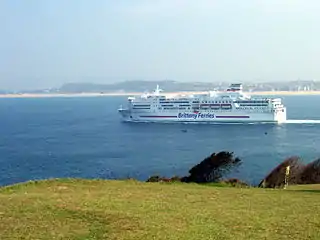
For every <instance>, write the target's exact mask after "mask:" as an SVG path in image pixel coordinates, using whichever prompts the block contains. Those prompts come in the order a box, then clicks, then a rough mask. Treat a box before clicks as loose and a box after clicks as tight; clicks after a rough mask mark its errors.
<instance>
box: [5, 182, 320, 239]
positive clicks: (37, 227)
mask: <svg viewBox="0 0 320 240" xmlns="http://www.w3.org/2000/svg"><path fill="white" fill-rule="evenodd" d="M0 239H77V240H80V239H161V240H162V239H183V240H188V239H232V240H235V239H245V240H247V239H295V240H299V239H317V240H318V239H320V187H319V186H317V185H313V186H312V185H310V186H307V187H306V186H297V187H289V188H288V189H287V190H273V189H253V188H251V189H240V188H231V187H230V188H229V187H214V186H200V185H196V184H181V183H175V184H165V183H162V184H161V183H143V182H136V181H130V180H127V181H103V180H72V179H69V180H68V179H63V180H48V181H41V182H36V183H32V182H31V183H27V184H19V185H15V186H10V187H6V188H0Z"/></svg>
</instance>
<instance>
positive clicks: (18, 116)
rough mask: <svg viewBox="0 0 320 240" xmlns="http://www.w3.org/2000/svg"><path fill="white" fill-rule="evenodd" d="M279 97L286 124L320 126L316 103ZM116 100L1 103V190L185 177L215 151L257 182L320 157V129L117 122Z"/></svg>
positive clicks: (307, 98)
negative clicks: (284, 164)
mask: <svg viewBox="0 0 320 240" xmlns="http://www.w3.org/2000/svg"><path fill="white" fill-rule="evenodd" d="M283 98H284V102H285V104H286V105H287V107H288V119H318V120H319V122H320V111H319V110H320V107H319V102H320V96H285V97H283ZM123 101H125V97H92V98H44V99H0V113H1V118H0V185H7V184H12V183H17V182H21V181H27V180H32V179H43V178H53V177H85V178H125V177H135V178H138V179H140V180H146V179H147V178H148V176H150V175H153V174H161V175H165V176H171V175H175V174H177V175H184V174H187V171H188V170H189V169H190V168H191V167H192V166H193V165H194V164H196V163H198V162H200V161H201V160H202V159H203V158H205V157H206V156H208V155H210V154H211V153H212V152H218V151H222V150H229V151H233V152H234V153H235V155H237V156H238V157H240V158H242V160H243V162H244V164H243V166H242V167H241V168H240V169H239V172H238V173H236V174H235V176H237V177H241V178H242V179H244V180H246V181H249V182H251V183H257V182H258V181H259V180H260V179H261V178H263V177H264V176H265V174H267V173H268V171H270V170H271V169H272V168H273V167H275V165H276V164H277V163H279V162H280V161H282V160H283V159H284V158H286V157H289V156H292V155H299V156H301V157H303V158H304V159H306V161H311V160H313V159H315V158H317V157H320V149H319V147H318V145H319V142H320V124H310V123H300V124H299V123H295V124H283V125H273V124H226V125H221V124H210V125H205V124H146V123H143V124H142V123H122V122H121V121H120V119H119V116H118V114H117V108H118V106H119V105H120V104H121V103H123ZM182 129H187V130H188V131H187V132H186V133H185V132H182V131H181V130H182ZM265 132H267V134H265Z"/></svg>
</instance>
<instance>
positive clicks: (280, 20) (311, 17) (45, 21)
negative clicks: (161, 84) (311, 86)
mask: <svg viewBox="0 0 320 240" xmlns="http://www.w3.org/2000/svg"><path fill="white" fill-rule="evenodd" d="M319 12H320V1H319V0H264V1H262V0H243V1H239V0H219V1H217V0H197V1H195V0H116V1H115V0H94V1H89V0H68V1H65V0H45V1H44V0H30V1H23V0H20V1H18V0H10V1H0V89H21V88H24V89H35V88H47V87H59V86H60V85H62V84H63V83H66V82H93V83H113V82H119V81H126V80H137V79H139V80H155V81H156V80H163V79H170V80H177V81H211V82H218V81H237V82H238V81H243V82H245V81H279V80H296V79H298V78H300V79H308V80H310V79H314V80H320V65H319V63H320V30H319V29H320V27H319V24H320V14H319Z"/></svg>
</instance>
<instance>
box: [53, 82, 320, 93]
mask: <svg viewBox="0 0 320 240" xmlns="http://www.w3.org/2000/svg"><path fill="white" fill-rule="evenodd" d="M157 84H159V86H160V88H161V89H163V90H164V91H165V92H176V91H206V90H213V89H225V88H226V87H227V86H228V85H229V84H230V83H229V82H178V81H173V80H161V81H142V80H135V81H124V82H119V83H112V84H94V83H67V84H64V85H63V86H61V87H60V88H59V89H58V91H59V92H61V93H80V92H87V93H90V92H104V93H108V92H145V91H152V90H153V89H155V87H156V85H157ZM243 89H244V91H302V90H320V82H316V81H291V82H288V81H278V82H263V83H248V82H247V83H243Z"/></svg>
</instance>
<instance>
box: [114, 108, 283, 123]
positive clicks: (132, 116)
mask: <svg viewBox="0 0 320 240" xmlns="http://www.w3.org/2000/svg"><path fill="white" fill-rule="evenodd" d="M119 112H120V114H121V116H122V120H123V121H126V122H202V123H212V122H217V123H241V122H261V123H266V122H268V123H281V122H285V121H286V111H285V109H284V110H283V111H279V112H267V113H254V112H240V111H238V112H232V111H228V112H224V111H220V112H207V111H201V112H179V113H177V112H172V111H167V112H147V111H146V112H131V111H129V110H122V111H119Z"/></svg>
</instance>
